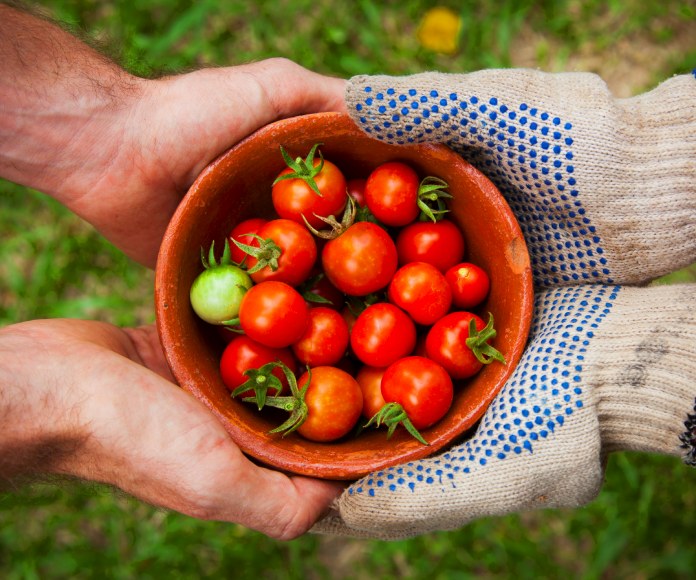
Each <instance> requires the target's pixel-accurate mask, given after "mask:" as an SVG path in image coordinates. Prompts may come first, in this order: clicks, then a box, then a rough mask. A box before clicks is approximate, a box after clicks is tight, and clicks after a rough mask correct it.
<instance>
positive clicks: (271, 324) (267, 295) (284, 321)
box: [239, 280, 309, 348]
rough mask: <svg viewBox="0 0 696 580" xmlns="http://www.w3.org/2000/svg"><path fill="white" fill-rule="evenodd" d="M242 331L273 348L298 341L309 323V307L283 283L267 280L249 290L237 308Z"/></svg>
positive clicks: (292, 289) (290, 287)
mask: <svg viewBox="0 0 696 580" xmlns="http://www.w3.org/2000/svg"><path fill="white" fill-rule="evenodd" d="M239 322H240V326H241V327H242V330H243V331H244V332H245V333H246V334H247V336H249V337H250V338H252V339H254V340H255V341H257V342H260V343H261V344H265V345H266V346H271V347H274V348H281V347H284V346H290V345H291V344H292V343H293V342H295V341H297V340H298V339H299V338H300V337H301V336H302V335H303V334H304V331H305V328H307V324H308V323H309V306H307V303H306V302H305V300H304V298H302V296H301V295H300V293H299V292H298V291H297V290H295V289H294V288H293V287H292V286H289V285H288V284H286V283H285V282H277V281H275V280H269V281H267V282H261V283H260V284H256V285H255V286H252V287H251V288H250V289H249V290H247V293H246V294H245V295H244V298H242V303H241V305H240V307H239Z"/></svg>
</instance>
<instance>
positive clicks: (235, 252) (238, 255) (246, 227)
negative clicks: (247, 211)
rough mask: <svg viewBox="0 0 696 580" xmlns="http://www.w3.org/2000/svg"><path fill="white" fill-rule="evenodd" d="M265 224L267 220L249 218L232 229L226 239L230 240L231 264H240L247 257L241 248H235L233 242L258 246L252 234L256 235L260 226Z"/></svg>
mask: <svg viewBox="0 0 696 580" xmlns="http://www.w3.org/2000/svg"><path fill="white" fill-rule="evenodd" d="M267 222H268V220H265V219H263V218H251V219H248V220H244V221H242V222H239V223H238V224H237V225H236V226H234V227H233V228H232V231H231V232H230V235H229V236H228V237H229V239H230V257H231V258H232V261H233V262H235V263H236V264H241V263H242V261H243V260H244V258H246V257H247V253H246V252H245V251H244V250H242V249H241V248H239V247H237V246H236V245H235V243H234V241H233V240H236V241H238V242H241V243H242V244H248V245H249V246H258V241H257V240H256V238H254V237H253V234H256V233H258V231H259V229H260V228H261V226H263V225H264V224H266V223H267ZM245 264H246V262H245Z"/></svg>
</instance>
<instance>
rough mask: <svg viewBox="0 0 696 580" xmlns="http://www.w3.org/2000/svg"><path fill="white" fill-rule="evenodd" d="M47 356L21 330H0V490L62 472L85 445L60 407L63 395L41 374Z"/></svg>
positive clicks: (76, 421)
mask: <svg viewBox="0 0 696 580" xmlns="http://www.w3.org/2000/svg"><path fill="white" fill-rule="evenodd" d="M28 353H34V359H33V360H28V359H27V357H26V355H27V354H28ZM50 356H51V354H50V353H43V352H41V348H40V341H37V340H35V337H34V336H33V334H32V332H31V330H30V329H29V328H28V327H26V326H24V325H14V326H9V327H6V328H4V329H2V330H1V331H0V424H2V431H0V488H2V487H5V486H6V485H7V484H8V483H10V482H14V481H15V480H18V479H19V480H21V479H23V478H26V477H32V478H33V477H36V476H37V475H39V474H47V473H58V472H61V471H63V468H64V464H65V463H66V462H68V461H69V460H70V457H72V456H74V455H75V454H77V452H78V451H79V450H80V448H81V447H82V446H83V444H84V443H85V441H86V435H85V433H84V432H83V431H82V429H81V428H80V418H79V412H78V410H77V408H76V407H75V406H72V405H71V406H69V407H66V404H67V403H68V401H69V400H70V396H69V394H68V392H66V389H63V390H62V392H61V390H60V389H56V388H55V387H56V378H55V376H52V374H51V373H46V372H44V369H45V368H46V365H45V364H43V363H45V361H46V359H47V358H50ZM42 361H43V362H42Z"/></svg>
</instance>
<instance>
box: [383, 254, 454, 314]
mask: <svg viewBox="0 0 696 580" xmlns="http://www.w3.org/2000/svg"><path fill="white" fill-rule="evenodd" d="M387 295H388V297H389V301H390V302H391V303H393V304H396V306H398V307H399V308H401V309H402V310H405V311H406V313H407V314H409V316H410V317H411V318H413V320H414V321H415V322H416V323H418V324H423V325H430V324H434V323H435V322H436V321H438V320H439V319H440V318H442V317H443V316H444V315H445V314H447V312H448V311H449V309H450V305H451V303H452V291H451V290H450V287H449V284H447V280H445V277H444V276H443V275H442V273H441V272H440V270H438V269H437V268H436V267H435V266H432V265H431V264H427V263H425V262H410V263H408V264H406V265H405V266H402V267H401V268H399V269H398V270H397V271H396V274H394V278H393V279H392V281H391V283H390V284H389V289H388V291H387Z"/></svg>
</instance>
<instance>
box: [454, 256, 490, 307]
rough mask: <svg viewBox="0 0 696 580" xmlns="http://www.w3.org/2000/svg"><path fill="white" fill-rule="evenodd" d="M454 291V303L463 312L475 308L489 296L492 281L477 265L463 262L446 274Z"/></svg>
mask: <svg viewBox="0 0 696 580" xmlns="http://www.w3.org/2000/svg"><path fill="white" fill-rule="evenodd" d="M445 279H446V280H447V283H448V284H449V286H450V288H451V289H452V303H453V304H454V305H455V306H456V307H457V308H461V309H462V310H467V309H470V308H474V307H476V306H478V305H479V304H481V302H483V301H484V300H485V298H486V296H488V291H489V290H490V280H489V278H488V274H486V272H485V270H484V269H483V268H481V267H480V266H477V265H476V264H471V263H469V262H462V263H461V264H457V265H456V266H452V267H451V268H450V269H449V270H447V272H446V273H445Z"/></svg>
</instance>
